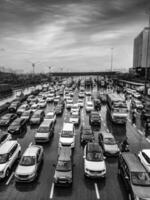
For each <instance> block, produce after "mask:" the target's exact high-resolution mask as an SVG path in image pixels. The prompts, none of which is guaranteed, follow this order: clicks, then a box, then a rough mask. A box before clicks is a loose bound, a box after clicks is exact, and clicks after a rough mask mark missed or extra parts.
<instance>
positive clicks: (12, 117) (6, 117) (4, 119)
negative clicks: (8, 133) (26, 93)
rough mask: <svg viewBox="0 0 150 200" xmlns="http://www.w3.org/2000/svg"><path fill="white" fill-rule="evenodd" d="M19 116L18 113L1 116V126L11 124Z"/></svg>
mask: <svg viewBox="0 0 150 200" xmlns="http://www.w3.org/2000/svg"><path fill="white" fill-rule="evenodd" d="M16 118H17V115H16V114H13V113H8V114H5V115H4V116H2V117H1V118H0V127H7V126H9V124H10V123H11V122H12V121H13V120H15V119H16Z"/></svg>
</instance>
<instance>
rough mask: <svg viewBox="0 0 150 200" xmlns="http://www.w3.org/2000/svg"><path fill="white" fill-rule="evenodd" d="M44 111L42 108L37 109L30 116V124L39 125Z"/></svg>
mask: <svg viewBox="0 0 150 200" xmlns="http://www.w3.org/2000/svg"><path fill="white" fill-rule="evenodd" d="M44 116H45V113H44V111H43V110H37V111H36V112H34V113H33V115H32V117H31V118H30V124H31V125H39V124H40V123H41V122H42V121H43V119H44Z"/></svg>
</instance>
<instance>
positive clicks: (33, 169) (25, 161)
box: [15, 145, 43, 182]
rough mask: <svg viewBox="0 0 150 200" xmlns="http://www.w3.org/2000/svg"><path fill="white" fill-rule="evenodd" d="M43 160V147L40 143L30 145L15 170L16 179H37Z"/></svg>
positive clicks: (23, 180) (18, 180) (26, 180)
mask: <svg viewBox="0 0 150 200" xmlns="http://www.w3.org/2000/svg"><path fill="white" fill-rule="evenodd" d="M42 161H43V147H42V146H39V145H31V146H29V147H28V148H27V149H26V151H25V152H24V154H23V155H22V157H21V160H20V162H19V164H18V167H17V169H16V171H15V180H16V181H17V182H31V181H33V180H35V178H36V177H37V175H38V172H39V168H40V165H41V164H42Z"/></svg>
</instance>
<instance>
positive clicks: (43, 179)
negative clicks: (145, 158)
mask: <svg viewBox="0 0 150 200" xmlns="http://www.w3.org/2000/svg"><path fill="white" fill-rule="evenodd" d="M96 92H97V89H96V88H94V89H93V95H94V96H95V95H96ZM77 96H78V92H77V91H76V93H75V96H74V102H76V101H77ZM53 107H54V105H53V104H49V105H47V107H46V109H45V112H46V113H47V112H48V111H49V110H51V109H52V108H53ZM101 116H102V127H101V130H107V129H108V130H110V131H111V132H112V133H113V134H114V136H115V138H116V139H117V141H122V140H123V139H124V137H125V136H127V137H128V141H129V144H130V150H131V151H132V152H134V153H137V152H138V151H139V150H140V149H142V148H149V147H150V144H149V142H148V141H147V140H146V139H145V137H144V136H143V135H142V133H139V132H138V130H137V128H136V127H135V126H132V124H131V122H130V119H129V121H128V122H127V124H126V126H120V125H115V124H112V123H111V122H110V120H109V117H108V115H107V112H106V107H105V105H103V106H102V110H101ZM68 117H69V112H68V111H66V110H64V113H63V115H62V116H61V117H57V122H56V125H55V134H54V137H53V139H52V141H51V142H50V143H48V144H46V145H45V144H44V145H43V146H44V163H43V166H42V168H41V171H40V173H39V176H38V177H37V180H35V181H34V182H33V183H28V184H20V183H17V184H16V183H15V180H14V176H13V175H14V170H15V168H16V166H14V169H13V170H12V173H11V176H10V178H9V179H7V180H5V181H3V182H1V183H0V200H48V199H54V200H55V199H56V200H57V199H58V200H96V199H102V200H112V199H113V200H127V193H126V190H125V188H124V184H123V182H122V180H121V179H120V177H118V174H117V158H109V159H106V167H107V175H106V179H105V180H91V179H88V178H85V177H84V172H83V148H82V147H81V146H80V142H79V138H80V135H79V129H80V127H78V128H76V147H75V150H74V155H73V160H74V164H75V167H74V172H73V174H74V177H73V185H72V187H70V188H59V187H55V185H54V183H53V176H54V167H53V164H54V163H56V160H57V151H58V140H59V132H60V131H61V128H62V126H63V122H64V121H67V119H68ZM88 121H89V118H88V114H87V113H86V112H85V108H83V109H82V111H81V123H80V126H81V124H88ZM35 131H36V127H34V128H32V129H31V128H30V126H28V128H27V131H26V132H24V133H22V135H20V136H18V138H17V140H18V141H19V142H20V144H21V147H22V153H23V152H24V150H25V149H26V148H27V146H28V145H29V144H30V143H31V142H32V143H33V144H34V133H35ZM97 135H98V132H95V139H96V140H97Z"/></svg>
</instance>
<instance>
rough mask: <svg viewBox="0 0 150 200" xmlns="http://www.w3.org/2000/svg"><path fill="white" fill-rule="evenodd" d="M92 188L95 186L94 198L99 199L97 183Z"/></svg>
mask: <svg viewBox="0 0 150 200" xmlns="http://www.w3.org/2000/svg"><path fill="white" fill-rule="evenodd" d="M94 186H95V192H96V198H97V199H100V194H99V191H98V186H97V183H94Z"/></svg>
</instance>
